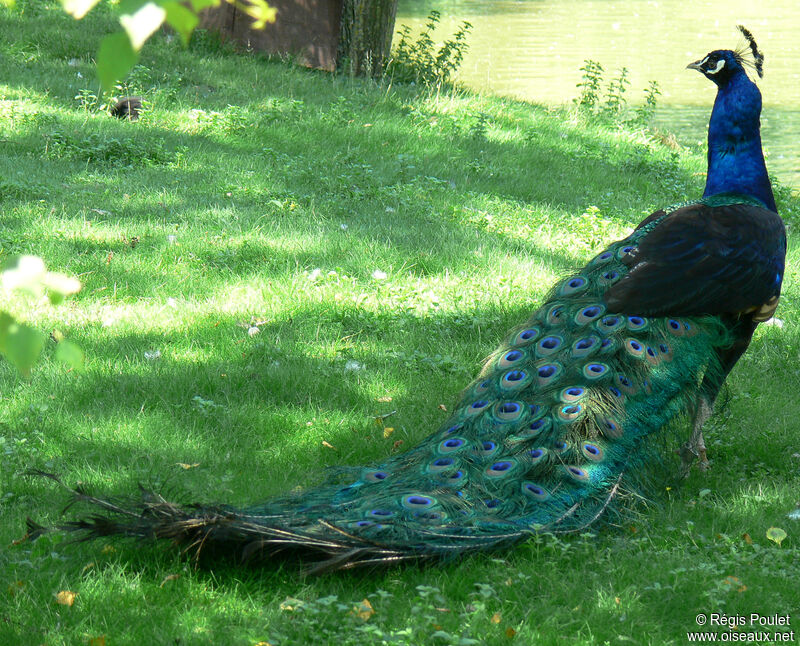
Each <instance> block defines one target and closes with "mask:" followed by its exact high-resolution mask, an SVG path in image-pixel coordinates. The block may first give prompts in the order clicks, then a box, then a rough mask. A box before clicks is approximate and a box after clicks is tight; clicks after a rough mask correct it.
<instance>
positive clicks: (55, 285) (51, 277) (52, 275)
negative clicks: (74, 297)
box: [42, 271, 81, 301]
mask: <svg viewBox="0 0 800 646" xmlns="http://www.w3.org/2000/svg"><path fill="white" fill-rule="evenodd" d="M42 284H43V285H44V286H45V287H47V289H49V290H50V291H51V292H56V293H58V294H61V296H69V295H70V294H77V293H78V292H79V291H81V283H80V281H79V280H78V279H76V278H72V277H70V276H65V275H64V274H59V273H57V272H52V271H51V272H47V274H46V275H45V277H44V279H43V280H42ZM50 300H51V301H52V298H51V299H50ZM62 300H63V299H62Z"/></svg>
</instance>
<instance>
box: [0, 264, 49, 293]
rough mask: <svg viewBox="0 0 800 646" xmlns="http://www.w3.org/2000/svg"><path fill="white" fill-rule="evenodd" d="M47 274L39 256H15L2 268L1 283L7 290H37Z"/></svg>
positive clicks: (0, 271)
mask: <svg viewBox="0 0 800 646" xmlns="http://www.w3.org/2000/svg"><path fill="white" fill-rule="evenodd" d="M46 273H47V271H46V269H45V266H44V261H43V260H42V259H41V258H39V257H37V256H13V257H11V258H9V259H8V260H6V261H5V262H4V263H3V266H2V268H0V283H2V285H3V287H5V288H6V289H27V290H35V289H36V288H37V287H38V286H40V285H41V283H42V279H43V278H44V276H45V274H46Z"/></svg>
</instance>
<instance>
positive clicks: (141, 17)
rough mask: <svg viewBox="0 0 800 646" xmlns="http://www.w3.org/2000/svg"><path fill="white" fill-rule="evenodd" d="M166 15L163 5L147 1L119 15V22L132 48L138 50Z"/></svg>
mask: <svg viewBox="0 0 800 646" xmlns="http://www.w3.org/2000/svg"><path fill="white" fill-rule="evenodd" d="M166 17H167V12H166V11H165V10H164V8H163V7H160V6H158V5H157V4H156V3H155V2H148V3H147V4H145V5H143V6H142V7H140V8H139V9H138V10H137V11H136V12H134V13H130V14H123V15H121V16H120V17H119V22H120V24H121V25H122V28H123V29H124V30H125V31H126V32H127V33H128V38H130V41H131V45H132V46H133V49H134V50H135V51H137V52H138V51H139V50H140V49H141V48H142V45H144V44H145V43H146V42H147V39H148V38H150V36H152V35H153V33H154V32H155V31H156V29H158V28H159V27H160V26H161V25H162V23H163V22H164V18H166Z"/></svg>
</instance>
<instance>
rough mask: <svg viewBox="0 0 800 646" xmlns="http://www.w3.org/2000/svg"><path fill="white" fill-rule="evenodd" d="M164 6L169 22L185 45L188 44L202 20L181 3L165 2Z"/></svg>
mask: <svg viewBox="0 0 800 646" xmlns="http://www.w3.org/2000/svg"><path fill="white" fill-rule="evenodd" d="M162 6H163V7H164V9H166V11H167V22H168V23H169V24H170V25H171V26H172V28H173V29H174V30H175V31H177V32H178V33H179V34H180V37H181V40H182V41H183V44H184V45H186V44H188V43H189V38H190V37H191V35H192V32H193V31H194V30H195V27H197V25H198V24H199V23H200V19H199V18H198V17H197V16H196V15H195V14H194V13H193V12H192V11H190V10H189V9H187V8H186V7H184V6H183V5H182V4H180V3H179V2H164V3H163V4H162Z"/></svg>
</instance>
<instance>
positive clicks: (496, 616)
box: [489, 612, 502, 624]
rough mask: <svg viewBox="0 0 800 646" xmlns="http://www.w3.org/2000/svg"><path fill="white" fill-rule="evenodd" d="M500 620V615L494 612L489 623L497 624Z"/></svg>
mask: <svg viewBox="0 0 800 646" xmlns="http://www.w3.org/2000/svg"><path fill="white" fill-rule="evenodd" d="M501 619H502V617H501V616H500V613H499V612H496V613H494V614H493V615H492V618H491V619H490V620H489V621H491V622H492V623H493V624H499V623H500V620H501Z"/></svg>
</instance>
